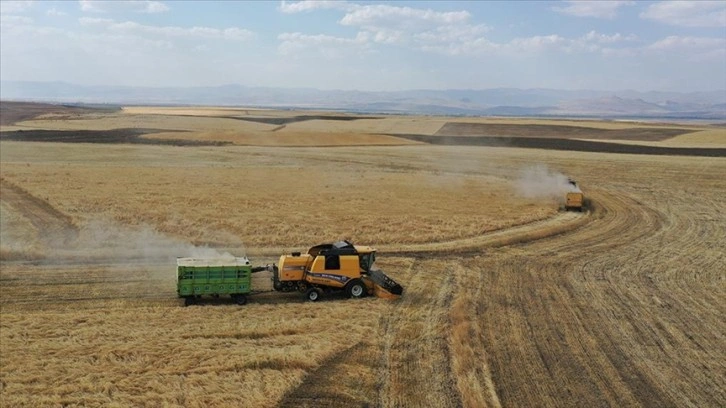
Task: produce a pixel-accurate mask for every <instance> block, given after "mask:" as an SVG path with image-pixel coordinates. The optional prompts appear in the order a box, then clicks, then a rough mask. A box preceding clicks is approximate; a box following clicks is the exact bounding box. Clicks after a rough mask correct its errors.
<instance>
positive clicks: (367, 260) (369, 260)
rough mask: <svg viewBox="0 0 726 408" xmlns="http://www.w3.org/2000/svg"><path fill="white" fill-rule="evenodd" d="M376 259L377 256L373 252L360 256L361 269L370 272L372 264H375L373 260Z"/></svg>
mask: <svg viewBox="0 0 726 408" xmlns="http://www.w3.org/2000/svg"><path fill="white" fill-rule="evenodd" d="M374 260H375V257H374V255H373V254H372V253H370V254H365V255H361V256H360V269H361V271H363V272H366V273H368V271H370V270H371V266H373V261H374Z"/></svg>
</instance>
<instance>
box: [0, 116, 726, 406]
mask: <svg viewBox="0 0 726 408" xmlns="http://www.w3.org/2000/svg"><path fill="white" fill-rule="evenodd" d="M134 109H136V111H133V112H126V111H122V113H119V112H110V113H109V112H107V113H98V112H94V113H92V114H91V116H84V115H83V114H78V116H76V117H73V118H70V119H62V118H61V119H54V120H55V121H56V122H54V123H55V126H56V128H62V129H73V126H74V124H75V125H76V126H79V127H77V128H76V129H89V127H90V125H89V123H91V122H92V123H95V124H96V125H95V126H98V128H99V129H101V130H102V129H103V126H102V124H103V117H104V115H108V120H109V123H107V124H106V129H109V130H110V129H114V128H116V127H119V128H133V127H134V126H128V123H126V122H124V121H128V120H132V121H138V124H139V126H138V127H142V128H145V129H148V128H154V129H176V130H187V131H189V132H185V133H184V134H186V135H193V134H194V133H195V132H197V135H201V136H200V140H214V138H213V137H212V138H210V137H209V135H214V134H215V129H217V128H218V127H219V128H222V127H224V126H232V125H229V124H228V123H227V120H228V119H224V118H217V119H215V118H210V119H209V120H210V121H211V122H206V125H210V124H212V126H213V123H217V122H213V121H214V120H217V121H220V122H218V125H217V126H218V127H211V128H209V129H208V130H206V131H205V130H204V129H201V128H189V127H185V126H187V125H188V124H190V123H191V122H188V119H189V118H188V117H186V116H184V117H178V119H179V120H180V121H179V122H176V123H177V125H176V127H175V126H173V124H174V123H175V122H174V117H172V116H174V115H182V114H183V115H194V114H206V115H207V116H235V115H243V114H245V113H244V112H241V111H240V110H234V109H198V110H192V109H190V108H187V109H185V110H182V108H166V109H162V108H148V109H149V110H147V111H143V108H134ZM174 109H178V110H180V112H177V111H174ZM139 111H143V112H142V113H143V115H147V116H144V117H145V118H149V120H150V121H151V122H155V123H149V124H143V125H142V122H143V120H142V119H141V118H139V117H137V116H134V115H139V114H141V113H139ZM123 112H126V113H123ZM200 112H201V113H200ZM210 112H211V113H210ZM246 114H249V115H255V116H256V117H281V118H285V117H292V116H298V117H299V116H302V115H308V116H313V114H310V113H300V112H296V113H284V112H283V113H280V112H270V111H253V110H248V111H247V113H246ZM318 114H320V115H323V114H324V113H314V115H318ZM74 115H75V113H74ZM123 115H130V116H133V119H128V118H127V119H124V117H123ZM158 115H162V116H163V117H161V116H158ZM49 116H53V114H52V113H51V114H50V115H47V114H46V118H47V117H49ZM42 120H47V119H42ZM375 120H376V119H361V120H352V121H348V120H345V121H342V120H336V121H335V123H332V122H333V121H325V120H319V119H311V120H305V121H302V122H290V123H288V124H287V126H286V127H285V128H283V129H278V130H276V131H274V132H272V131H271V129H272V128H273V127H274V126H273V125H267V124H264V123H260V122H245V121H242V120H234V121H235V122H236V123H243V125H242V126H252V127H255V126H267V127H268V128H269V129H268V130H267V134H270V135H273V137H274V135H277V134H284V133H285V132H299V133H298V134H297V135H298V136H300V137H302V136H301V135H305V134H306V133H311V132H313V131H314V129H315V126H314V125H315V124H316V123H317V126H318V127H321V128H324V129H325V131H324V132H321V134H325V135H326V139H325V140H327V141H329V140H335V141H336V143H335V144H336V146H335V147H288V146H284V144H285V143H284V140H283V139H276V141H275V142H274V143H277V144H282V145H283V146H271V145H270V144H272V143H265V144H264V145H263V146H234V145H227V146H194V147H192V146H186V147H179V146H168V145H159V146H154V145H138V144H98V143H94V144H87V143H48V142H23V141H7V140H4V141H2V142H0V165H1V169H0V170H1V172H2V180H0V211H1V212H0V221H1V225H0V232H1V233H2V235H1V236H0V238H1V239H0V244H1V245H2V248H1V251H2V252H1V253H0V256H1V258H0V261H1V262H2V263H1V264H0V266H1V268H0V285H1V289H2V290H1V291H0V357H1V358H0V403H1V404H0V405H2V406H189V407H195V406H197V407H206V406H275V405H277V406H289V407H304V406H310V407H321V406H336V407H337V406H341V407H349V406H384V407H388V406H410V407H419V406H436V407H446V406H452V407H454V406H467V407H485V406H492V407H498V406H511V407H518V406H552V407H561V406H663V407H665V406H694V407H709V406H712V407H720V406H724V405H726V386H725V385H724V384H726V320H724V318H723V316H724V315H726V272H725V271H726V255H724V250H723V245H724V244H723V243H724V242H725V241H726V184H724V183H723V175H724V174H726V159H724V158H722V157H700V158H699V157H683V156H658V155H622V154H606V153H578V152H572V151H556V150H538V149H517V148H506V147H485V146H432V145H426V144H414V145H410V144H409V145H404V144H401V145H398V146H360V143H358V142H359V141H360V140H361V139H360V138H356V137H355V134H356V132H359V134H360V135H361V137H378V136H377V135H379V133H378V132H380V133H381V134H382V133H399V134H404V133H408V134H412V133H419V134H430V135H433V134H434V133H436V131H437V130H438V129H439V128H441V126H443V124H445V123H447V122H450V121H451V120H448V119H446V118H423V117H396V118H381V119H380V120H381V121H383V122H386V121H388V123H385V124H384V123H376V122H375ZM467 120H473V119H467ZM162 122H163V125H162V126H160V125H159V124H160V123H162ZM515 122H516V121H513V123H515ZM545 122H546V121H545ZM40 123H41V122H40V121H39V120H38V119H36V120H31V121H25V122H20V123H15V124H14V125H13V126H14V127H13V128H11V129H10V130H13V129H17V127H24V128H25V129H48V128H50V129H53V128H52V127H50V126H38V127H33V126H35V125H38V124H40ZM42 123H43V124H46V125H48V124H49V123H50V122H42ZM356 123H357V125H356ZM297 124H301V125H304V126H305V128H304V131H303V130H301V129H290V128H295V126H296V125H297ZM515 124H516V123H515ZM537 124H538V125H541V124H542V123H537ZM206 125H205V126H206ZM560 125H567V122H563V123H560ZM579 125H582V123H579ZM195 126H198V125H195ZM335 126H341V130H340V132H338V133H336V132H334V131H332V130H331V129H333V128H334V127H335ZM355 126H361V128H359V129H358V130H356V128H355ZM587 126H591V127H593V126H596V123H595V122H592V123H590V122H588V124H587ZM602 126H603V128H608V127H611V126H613V124H612V123H603V125H602ZM633 126H636V125H633ZM674 127H675V128H681V125H679V126H674ZM426 129H428V130H426ZM3 130H7V129H6V128H3ZM227 131H228V132H229V133H227V134H226V136H225V137H228V138H230V139H234V140H236V141H237V142H238V144H245V143H242V142H240V140H243V139H245V137H246V136H245V134H244V132H243V131H240V130H238V129H237V130H235V129H234V128H229V129H228V130H227ZM703 131H706V132H711V131H712V129H705V130H703ZM205 132H206V133H205ZM260 132H262V130H260ZM697 133H698V132H694V133H692V134H697ZM177 134H178V133H177ZM351 135H353V136H351ZM298 136H295V137H298ZM687 136H688V135H683V136H677V137H687ZM144 137H146V136H144ZM254 137H258V138H262V137H264V135H263V134H262V133H259V134H257V135H256V136H254ZM721 137H723V135H721ZM205 138H206V139H205ZM245 140H247V139H245ZM321 140H322V139H321ZM346 140H349V141H350V140H352V141H351V142H350V144H351V145H356V146H346V145H345V144H346ZM669 140H670V139H669ZM319 141H320V140H319ZM667 142H668V140H665V141H663V143H667ZM291 144H296V143H291ZM322 144H328V143H322ZM696 145H697V144H696ZM708 146H711V147H712V146H713V144H711V145H708ZM694 147H695V146H694ZM544 166H546V167H544ZM527 169H537V171H540V170H542V169H549V172H562V173H565V174H567V175H571V176H574V177H576V178H577V179H578V181H579V182H580V185H581V186H582V187H583V189H584V190H585V192H586V193H587V195H588V196H589V197H590V198H591V200H592V206H591V208H590V209H589V211H587V212H584V213H564V212H560V211H558V206H559V203H558V202H557V200H556V199H552V198H549V197H540V196H527V194H526V192H523V191H522V186H523V183H522V179H523V170H527ZM524 185H525V186H526V183H524ZM527 197H529V198H527ZM338 238H349V239H352V240H354V242H359V243H362V244H370V245H373V246H376V247H378V249H379V260H378V264H379V266H380V267H381V268H382V269H383V270H385V271H386V272H387V273H388V274H389V275H390V276H391V277H393V278H394V279H396V280H397V281H399V282H400V283H401V284H402V285H403V286H404V288H405V292H404V295H403V296H402V297H401V298H400V299H399V300H396V301H385V300H382V299H372V298H366V299H362V300H348V299H344V298H340V297H332V298H328V299H325V300H323V301H321V302H318V303H306V302H303V301H302V299H301V296H300V295H298V294H279V293H275V292H270V293H268V292H264V291H267V290H269V289H270V282H269V275H268V274H266V273H260V274H257V275H255V278H254V282H253V285H254V286H255V287H256V288H257V289H259V290H260V291H263V292H264V293H259V294H256V295H254V296H252V297H251V298H250V303H249V304H247V305H245V306H243V307H240V306H236V305H233V304H231V302H229V301H223V300H221V299H220V300H218V301H210V302H208V303H206V304H205V305H203V306H195V307H189V308H182V307H180V302H179V301H178V300H177V299H176V297H175V296H176V294H175V276H174V257H176V256H190V255H194V256H204V255H206V254H213V253H216V252H217V251H230V252H232V253H234V254H235V255H242V253H243V252H245V253H246V254H247V255H248V256H250V258H251V259H252V260H253V262H254V263H255V264H265V263H269V262H274V261H275V260H276V255H279V254H280V253H282V252H283V251H285V252H287V251H291V250H304V249H305V247H307V246H311V245H314V244H317V243H320V242H323V241H329V240H334V239H338Z"/></svg>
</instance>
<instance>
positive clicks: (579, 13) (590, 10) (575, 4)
mask: <svg viewBox="0 0 726 408" xmlns="http://www.w3.org/2000/svg"><path fill="white" fill-rule="evenodd" d="M564 3H566V5H565V6H562V7H553V8H552V10H554V11H556V12H558V13H562V14H568V15H571V16H576V17H595V18H607V19H611V18H614V17H615V16H616V15H617V13H618V9H619V8H620V7H622V6H629V5H632V4H635V2H633V1H615V0H612V1H565V2H564Z"/></svg>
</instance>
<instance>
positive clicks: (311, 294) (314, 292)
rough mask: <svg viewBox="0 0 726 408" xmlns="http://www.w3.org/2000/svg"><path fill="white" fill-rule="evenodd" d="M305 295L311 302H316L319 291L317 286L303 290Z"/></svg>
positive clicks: (318, 297)
mask: <svg viewBox="0 0 726 408" xmlns="http://www.w3.org/2000/svg"><path fill="white" fill-rule="evenodd" d="M305 297H307V298H308V300H309V301H311V302H316V301H317V300H318V299H320V292H319V291H318V289H317V288H310V289H308V290H307V292H305Z"/></svg>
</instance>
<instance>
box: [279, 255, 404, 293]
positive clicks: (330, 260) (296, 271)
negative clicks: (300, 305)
mask: <svg viewBox="0 0 726 408" xmlns="http://www.w3.org/2000/svg"><path fill="white" fill-rule="evenodd" d="M375 261H376V250H375V249H373V248H371V247H367V246H355V245H353V244H352V243H350V242H348V241H339V242H335V243H333V244H323V245H317V246H314V247H312V248H310V250H308V252H307V253H306V254H301V253H300V252H293V253H292V254H291V255H282V256H281V257H280V264H279V266H276V267H273V276H272V282H273V287H274V288H275V290H277V291H281V292H291V291H300V292H304V293H305V296H306V297H307V298H308V299H309V300H311V301H316V300H318V299H319V298H320V296H322V295H323V293H326V292H335V291H338V292H339V291H345V293H346V294H347V295H348V296H349V297H353V298H359V297H363V296H365V295H375V296H378V297H381V298H388V299H392V298H397V297H398V296H400V295H401V294H402V293H403V288H402V287H401V285H399V284H398V283H396V282H395V281H393V279H391V278H389V277H388V276H387V275H386V274H384V273H383V272H382V271H381V270H380V269H376V268H375V267H374V263H375Z"/></svg>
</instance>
